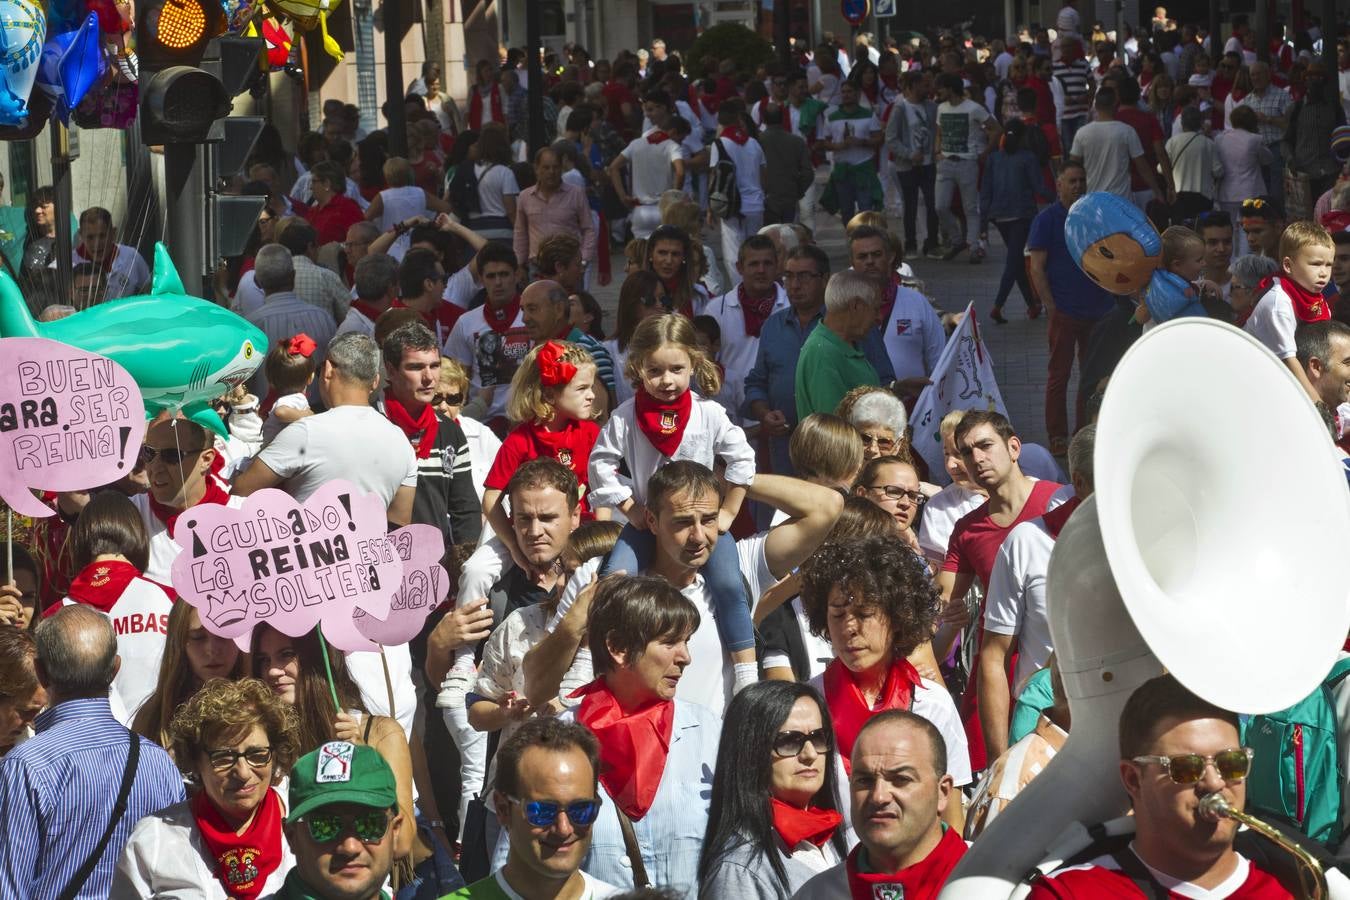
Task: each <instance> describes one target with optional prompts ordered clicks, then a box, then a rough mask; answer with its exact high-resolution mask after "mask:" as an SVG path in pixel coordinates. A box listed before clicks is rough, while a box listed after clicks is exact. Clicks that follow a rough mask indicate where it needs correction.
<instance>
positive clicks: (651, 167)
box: [622, 129, 684, 205]
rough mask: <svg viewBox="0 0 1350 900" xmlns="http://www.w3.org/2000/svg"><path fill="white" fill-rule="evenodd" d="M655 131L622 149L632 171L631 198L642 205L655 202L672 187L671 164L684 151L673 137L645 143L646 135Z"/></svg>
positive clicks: (646, 132)
mask: <svg viewBox="0 0 1350 900" xmlns="http://www.w3.org/2000/svg"><path fill="white" fill-rule="evenodd" d="M655 130H656V129H650V130H648V131H645V132H643V134H642V136H641V137H639V138H635V139H633V141H631V142H630V143H629V144H628V146H627V147H624V148H623V151H622V153H623V157H624V159H626V160H628V167H629V169H631V170H632V184H633V196H634V197H636V198H637V199H638V201H639V202H640V203H642V204H644V205H649V204H652V203H656V202H657V201H658V200H660V199H661V193H662V192H663V191H666V190H668V189H670V188H672V187H678V185H676V184H675V170H674V168H673V163H674V162H675V160H677V159H683V158H684V149H683V148H682V147H681V146H680V144H679V143H678V142H677V141H675V139H674V138H667V139H666V140H664V141H662V142H661V143H659V144H653V143H651V142H649V141H648V140H647V135H649V134H651V133H652V131H655Z"/></svg>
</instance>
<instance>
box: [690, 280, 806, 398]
mask: <svg viewBox="0 0 1350 900" xmlns="http://www.w3.org/2000/svg"><path fill="white" fill-rule="evenodd" d="M773 290H774V301H773V309H772V310H771V311H770V315H772V314H773V313H776V312H778V311H779V310H780V309H787V308H788V298H787V291H785V290H784V289H783V286H782V285H781V284H777V283H775V284H774V286H773ZM702 314H703V315H705V316H712V317H713V318H714V319H716V320H717V325H718V327H719V328H721V329H722V348H721V350H719V351H718V353H717V361H718V362H720V363H721V364H722V368H723V369H725V370H726V380H727V381H739V382H741V383H744V382H745V376H747V375H749V374H750V370H751V369H753V368H754V367H755V354H756V353H757V352H758V351H759V338H757V337H751V336H750V335H749V334H747V333H746V331H745V313H744V311H743V310H742V309H741V300H740V288H739V287H737V288H735V289H734V290H730V291H727V292H726V293H725V294H723V295H722V296H720V297H718V298H716V299H715V300H711V301H709V303H708V304H707V305H706V306H704V307H703V313H702ZM765 318H766V319H767V318H768V316H765Z"/></svg>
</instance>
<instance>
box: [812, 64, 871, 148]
mask: <svg viewBox="0 0 1350 900" xmlns="http://www.w3.org/2000/svg"><path fill="white" fill-rule="evenodd" d="M825 77H827V78H828V77H830V76H825ZM837 109H838V107H831V108H830V109H829V110H828V111H827V112H824V113H821V115H820V118H821V122H820V130H821V133H822V134H823V135H824V136H825V139H826V140H828V141H830V142H831V143H834V144H838V143H843V140H844V138H846V137H855V138H870V137H871V136H872V135H874V134H876V133H877V132H879V131H881V122H880V120H878V119H877V117H876V114H875V113H873V114H872V115H871V116H869V117H867V118H865V119H861V118H860V119H837V120H836V119H832V118H830V116H831V115H832V114H833V113H834V112H835V111H836V110H837ZM875 154H876V151H875V150H873V149H872V148H871V147H861V146H860V147H846V148H844V149H843V150H832V151H830V155H831V158H832V159H833V160H834V161H835V162H836V163H845V164H847V165H851V166H856V165H857V164H859V163H865V162H867V161H868V160H870V159H872V158H873V156H874V155H875Z"/></svg>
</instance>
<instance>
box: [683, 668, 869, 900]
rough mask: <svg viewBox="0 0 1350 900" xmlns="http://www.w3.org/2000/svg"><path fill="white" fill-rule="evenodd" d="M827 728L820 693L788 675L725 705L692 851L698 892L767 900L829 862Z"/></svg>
mask: <svg viewBox="0 0 1350 900" xmlns="http://www.w3.org/2000/svg"><path fill="white" fill-rule="evenodd" d="M834 755H835V746H834V729H833V727H832V726H831V724H830V715H829V712H828V711H827V710H826V709H825V703H824V701H823V700H821V698H820V695H819V694H817V693H816V692H815V690H813V689H812V688H811V687H809V686H808V685H805V684H801V683H800V682H795V681H764V682H760V683H759V684H752V685H750V686H749V687H747V688H746V689H745V690H743V691H741V692H740V693H739V694H737V695H736V697H735V698H734V699H733V700H732V701H731V705H730V706H729V707H727V714H726V718H725V719H724V722H723V725H722V740H721V743H720V744H719V746H718V750H717V766H716V768H715V769H714V770H713V772H714V774H713V783H712V802H711V804H710V807H711V812H710V813H709V815H708V831H707V835H706V836H705V837H704V839H703V853H702V855H701V856H700V857H699V864H698V876H699V878H698V880H699V893H700V895H701V896H704V897H737V898H747V900H777V898H780V897H790V896H792V895H793V894H794V893H796V892H797V890H798V889H800V888H801V886H802V885H803V884H805V883H806V882H807V881H808V880H810V879H811V877H812V876H814V875H816V874H817V873H819V872H823V871H824V870H825V869H828V868H829V867H831V866H833V865H835V864H837V863H838V862H839V860H840V859H842V858H843V857H844V854H845V853H846V852H847V851H848V847H847V846H846V845H845V843H844V836H843V834H842V833H841V832H842V829H841V828H840V827H839V826H840V824H841V823H842V822H843V816H842V815H841V814H840V813H839V811H838V806H839V803H838V799H837V797H838V786H837V784H836V778H837V776H836V765H835V762H834Z"/></svg>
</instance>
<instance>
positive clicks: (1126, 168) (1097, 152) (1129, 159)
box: [1069, 87, 1167, 203]
mask: <svg viewBox="0 0 1350 900" xmlns="http://www.w3.org/2000/svg"><path fill="white" fill-rule="evenodd" d="M1117 104H1118V100H1117V98H1116V91H1115V88H1112V87H1102V88H1100V89H1098V91H1097V96H1096V97H1095V98H1094V99H1093V101H1092V107H1093V109H1094V110H1095V111H1096V114H1097V117H1096V119H1094V120H1093V121H1091V122H1089V123H1088V124H1086V125H1084V126H1083V127H1082V128H1080V129H1078V133H1077V134H1075V135H1074V138H1073V147H1072V149H1071V150H1070V151H1069V159H1070V161H1072V162H1077V163H1082V165H1083V168H1084V169H1086V170H1087V189H1088V190H1089V191H1104V192H1106V193H1108V194H1115V195H1117V196H1119V197H1124V198H1125V199H1126V200H1129V199H1131V192H1130V167H1131V166H1133V167H1134V171H1135V172H1137V173H1138V174H1139V177H1141V178H1143V179H1144V181H1145V182H1147V184H1148V187H1149V190H1151V191H1152V192H1153V196H1154V197H1155V198H1156V199H1157V200H1158V201H1159V202H1160V203H1165V202H1166V201H1167V198H1166V197H1165V196H1164V195H1163V193H1162V190H1161V188H1159V186H1158V178H1157V175H1156V174H1154V173H1153V172H1152V171H1151V170H1150V169H1149V167H1148V161H1147V158H1146V157H1145V156H1144V145H1143V144H1141V143H1139V135H1138V133H1137V132H1135V130H1134V129H1133V128H1131V127H1130V126H1129V125H1126V124H1125V123H1124V122H1118V121H1116V106H1117Z"/></svg>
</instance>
